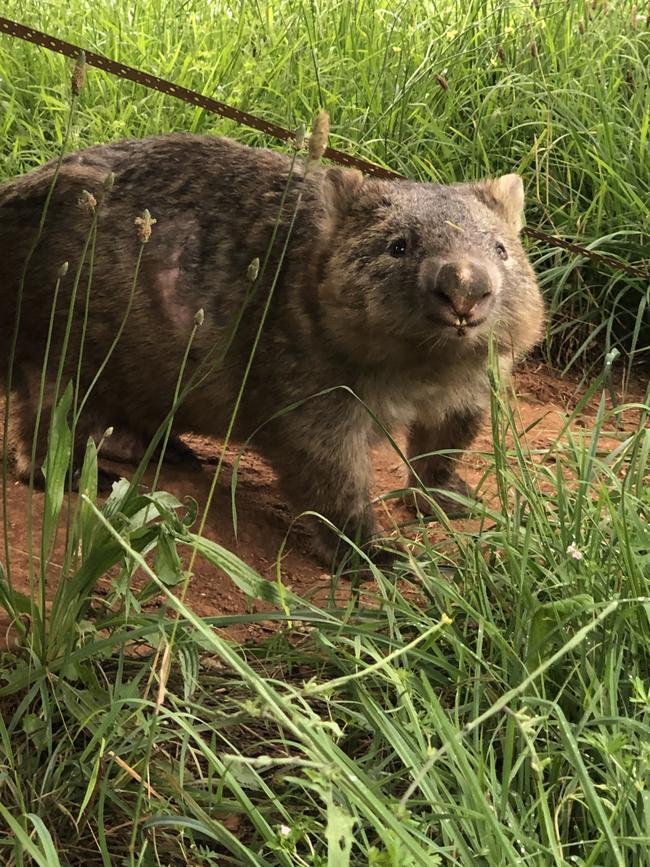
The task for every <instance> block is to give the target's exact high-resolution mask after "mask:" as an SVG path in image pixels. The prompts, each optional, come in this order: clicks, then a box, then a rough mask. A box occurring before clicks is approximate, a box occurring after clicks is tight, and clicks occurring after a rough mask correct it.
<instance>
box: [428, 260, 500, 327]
mask: <svg viewBox="0 0 650 867" xmlns="http://www.w3.org/2000/svg"><path fill="white" fill-rule="evenodd" d="M422 277H423V280H424V283H425V286H426V289H427V290H428V292H427V294H428V306H429V310H430V315H431V318H433V319H435V320H436V321H437V322H440V323H441V324H443V325H449V326H452V327H454V328H459V329H464V328H473V327H475V326H477V325H480V324H481V323H482V322H484V321H485V319H486V317H487V315H488V313H489V311H490V309H491V308H492V307H493V306H494V302H495V291H494V288H495V287H494V282H493V280H492V277H491V275H490V273H489V271H488V269H487V268H486V267H484V266H483V265H481V264H480V263H478V262H473V261H471V260H457V261H454V262H444V263H442V264H440V263H439V262H431V261H430V262H425V263H424V267H423V274H422Z"/></svg>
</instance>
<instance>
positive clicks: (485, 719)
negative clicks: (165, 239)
mask: <svg viewBox="0 0 650 867" xmlns="http://www.w3.org/2000/svg"><path fill="white" fill-rule="evenodd" d="M388 5H389V4H386V6H387V7H388ZM610 5H611V6H612V9H611V10H610V12H609V14H607V15H605V13H604V11H603V4H602V3H599V4H596V6H595V8H594V7H593V4H591V3H589V4H585V5H584V6H583V4H581V3H571V4H569V5H568V7H567V6H566V4H564V3H563V2H562V3H561V2H549V3H543V2H542V3H540V4H539V10H535V9H534V8H533V7H532V6H529V5H528V4H516V3H513V4H509V5H508V6H507V7H505V6H498V5H496V4H494V5H493V4H490V3H486V2H470V3H468V4H455V3H447V2H445V3H443V4H439V5H438V6H437V7H434V6H433V4H431V5H429V4H415V3H403V4H400V5H399V6H398V5H395V6H394V7H393V6H391V7H390V9H389V8H385V9H380V8H378V7H377V6H376V5H374V4H368V3H362V2H358V3H353V2H347V0H346V2H340V3H338V4H337V3H334V2H331V0H330V2H325V3H321V4H320V5H319V4H317V3H315V2H314V3H303V4H300V3H298V2H289V0H279V2H277V3H270V2H267V3H266V4H264V3H262V2H260V3H257V2H252V3H246V4H244V3H242V4H241V5H236V6H232V7H227V6H226V5H225V4H222V3H211V4H209V3H207V2H206V0H204V2H203V3H198V2H191V0H190V2H187V3H185V4H172V3H170V2H167V3H162V2H153V3H149V4H136V5H132V6H129V5H128V4H124V3H122V2H120V0H118V2H115V3H110V4H109V3H108V2H104V3H97V4H92V5H91V4H89V3H85V2H83V0H74V2H72V3H71V4H70V7H69V8H66V10H65V12H62V9H61V6H60V5H59V4H58V3H56V4H55V3H50V4H44V3H39V4H35V3H31V2H25V0H22V2H20V3H18V2H13V0H10V2H6V3H5V4H4V7H3V14H5V15H7V16H10V17H11V16H13V17H15V18H18V19H20V20H22V21H24V22H26V23H31V24H32V25H33V26H36V27H40V28H42V29H45V30H48V29H49V30H51V31H52V32H54V33H56V34H57V35H60V36H62V37H63V38H69V39H71V40H72V41H75V42H78V43H82V44H84V45H85V46H86V47H88V48H92V49H95V50H98V51H100V52H103V53H106V54H108V55H110V56H113V57H116V58H118V59H122V60H124V62H127V63H130V64H133V65H136V66H140V67H142V68H144V69H148V70H151V71H154V72H156V73H158V74H160V75H162V76H165V77H168V78H171V79H174V80H176V81H179V82H181V83H183V84H185V85H187V86H189V87H194V88H197V89H199V90H204V91H205V92H207V93H213V92H216V93H217V95H218V96H220V97H221V98H223V99H225V100H226V101H229V102H232V103H234V104H237V105H240V106H242V107H244V108H248V109H251V110H254V111H256V112H258V113H260V114H261V115H263V116H266V117H269V118H271V119H273V120H276V121H278V122H280V123H282V124H286V125H297V124H298V123H300V122H302V121H305V120H308V119H309V118H310V117H311V116H312V114H313V112H314V109H315V108H316V107H318V106H319V105H320V104H324V105H326V106H327V107H328V108H329V109H330V111H331V113H332V116H333V121H334V136H333V142H334V144H336V145H338V146H341V147H343V148H346V149H350V150H351V151H354V152H355V153H360V154H362V155H364V156H368V157H370V158H372V159H376V160H378V161H380V162H384V163H386V164H388V165H391V166H392V167H394V168H396V169H398V170H400V171H403V172H404V173H406V174H409V175H411V176H413V177H420V178H436V179H442V180H445V181H451V180H457V179H461V178H467V177H474V176H479V175H483V174H487V173H492V172H499V171H507V170H512V169H513V168H514V169H517V170H521V171H523V172H524V173H526V175H527V177H528V192H529V200H530V202H531V206H530V209H529V221H530V222H531V223H532V224H533V225H537V226H541V227H543V228H546V229H551V230H553V231H556V232H559V233H562V234H565V235H566V236H568V237H571V238H577V239H578V240H581V241H583V242H586V243H590V244H594V245H595V246H596V247H597V248H598V249H603V250H609V251H612V252H615V253H616V254H617V255H619V256H622V257H623V258H626V259H629V260H630V261H634V260H636V259H637V258H639V257H642V256H647V255H648V243H649V242H648V201H649V200H650V197H649V196H648V178H649V171H650V169H649V162H650V161H649V160H648V143H647V133H648V125H649V115H648V46H649V44H650V43H649V40H648V31H647V30H646V29H645V19H644V17H643V16H641V15H639V21H638V24H637V29H636V30H634V29H633V28H632V23H631V17H630V13H631V5H628V4H626V3H617V4H614V3H612V4H610ZM181 7H182V8H181ZM614 7H615V8H614ZM588 14H589V15H591V18H590V19H589V20H587V15H588ZM580 20H583V21H586V24H585V28H584V29H585V32H584V34H581V32H580V29H579V28H578V23H579V21H580ZM533 38H534V39H535V40H536V43H537V47H538V51H537V57H534V56H533V54H532V53H531V51H530V43H531V40H532V39H533ZM499 47H502V48H503V50H504V52H505V57H506V60H505V62H503V61H501V60H500V59H499V53H498V49H499ZM436 74H439V75H443V76H444V77H445V79H446V81H447V82H448V85H449V87H448V89H447V90H445V89H444V88H442V87H441V86H440V85H439V84H438V83H436V80H435V75H436ZM68 80H69V76H68V70H67V69H66V63H65V62H64V61H63V60H62V59H61V58H57V57H54V56H51V55H50V54H48V53H45V52H43V51H41V50H37V49H35V48H33V47H29V46H24V45H22V44H20V43H15V42H10V41H9V40H8V39H6V38H3V39H1V40H0V88H1V90H0V100H1V104H2V106H3V115H2V119H1V123H2V136H1V137H0V148H1V151H0V152H1V153H2V156H3V164H2V169H1V171H2V174H3V175H11V174H13V173H16V172H18V171H22V170H25V169H27V168H29V167H31V166H33V165H35V164H37V163H39V162H41V161H42V160H43V159H45V158H47V157H51V156H56V155H57V154H58V153H59V152H60V150H61V148H62V146H63V142H64V138H65V129H66V127H67V124H68V120H69V117H70V100H69V95H68ZM220 88H221V89H220ZM166 129H194V130H200V131H209V132H219V133H225V134H228V135H237V136H239V137H243V138H244V139H246V140H247V141H250V142H255V143H261V139H260V137H259V136H254V135H252V134H251V133H249V132H246V131H245V130H241V129H236V128H234V127H233V126H232V125H231V124H228V123H225V122H223V121H220V120H219V119H217V118H214V117H212V116H209V115H207V114H205V113H204V112H202V111H199V110H196V109H193V108H190V107H188V106H184V105H182V104H181V103H177V102H175V101H173V100H171V99H169V98H163V97H161V96H160V95H156V94H152V93H147V92H145V91H144V90H142V89H141V88H139V87H136V86H132V85H129V84H127V83H124V82H115V81H113V80H111V79H109V78H107V77H106V76H104V75H103V74H101V73H99V72H90V73H89V80H88V82H87V85H86V87H85V89H84V91H83V92H82V95H81V99H80V101H79V105H78V106H77V107H76V109H75V112H74V117H73V123H72V132H71V142H70V146H73V147H76V146H80V145H82V144H85V143H89V142H94V141H106V140H108V139H111V138H118V137H121V136H125V135H144V134H147V133H153V132H158V131H162V130H166ZM265 143H266V142H265ZM90 240H92V239H90ZM534 254H535V256H537V258H538V262H539V268H540V273H541V274H542V279H543V282H544V284H545V286H546V287H547V295H548V298H549V302H550V305H551V312H552V317H551V323H550V326H549V332H548V338H547V342H546V351H547V353H548V355H549V357H550V358H551V359H552V360H554V361H556V362H558V363H572V364H575V365H580V366H583V367H584V365H586V364H587V363H588V364H590V365H592V371H595V374H592V376H591V377H590V385H589V393H590V394H591V396H592V397H593V396H598V395H602V397H601V399H600V403H599V409H598V413H597V416H596V419H595V422H594V426H593V428H592V429H591V430H581V429H576V432H573V433H571V432H566V433H565V434H564V435H563V436H561V437H557V439H556V440H555V441H554V442H552V443H551V444H550V445H549V446H548V448H546V449H544V451H543V453H531V451H530V449H529V448H528V447H526V445H525V443H526V436H525V432H524V431H521V430H520V424H519V423H518V421H517V419H516V418H515V417H514V416H513V413H512V411H511V409H510V408H509V405H508V403H507V401H506V400H505V398H504V394H503V391H502V389H500V388H499V383H498V381H497V379H498V377H497V376H496V371H495V376H494V378H493V394H492V426H493V445H494V453H493V455H492V456H491V458H490V459H489V464H488V467H487V469H486V484H487V479H488V477H489V478H490V479H493V480H496V488H497V491H498V495H499V502H498V503H497V504H496V505H489V506H484V507H481V508H480V509H479V511H478V513H477V514H478V516H479V517H480V519H481V520H480V524H481V526H480V529H479V530H478V531H477V530H469V529H459V528H457V527H452V526H449V527H448V538H447V541H446V542H445V543H444V544H440V545H437V546H435V547H432V546H431V545H429V544H428V543H421V544H420V545H419V546H417V547H415V548H414V550H413V553H412V554H411V555H408V556H407V555H405V556H404V557H403V558H402V559H401V560H400V562H399V563H398V565H397V567H396V570H395V573H394V574H391V575H384V574H382V573H381V572H378V571H376V572H375V582H374V583H372V584H368V585H363V587H362V589H359V588H358V587H356V584H353V585H352V586H353V589H356V592H355V593H353V594H352V596H351V598H350V601H349V603H348V605H347V607H345V608H335V607H334V606H333V605H331V606H322V607H319V606H316V605H315V604H314V603H313V602H312V601H311V600H310V599H308V598H299V597H298V596H296V595H295V594H293V593H292V592H291V591H290V590H289V589H288V588H287V587H286V586H284V584H282V583H281V582H278V583H271V582H268V581H266V580H264V579H262V578H261V577H260V576H259V575H257V574H256V573H255V572H254V570H252V569H251V568H250V567H249V566H247V565H246V564H245V563H243V562H242V561H241V560H240V559H239V558H237V557H236V556H235V555H234V554H232V553H231V552H229V551H227V550H225V549H223V548H222V547H220V546H219V545H217V544H215V543H213V542H210V541H209V540H207V539H205V538H203V537H201V536H200V534H199V533H198V532H197V527H200V521H199V516H198V515H197V514H196V513H195V512H194V509H193V508H192V506H191V505H187V504H185V505H181V503H180V502H178V501H177V500H176V499H175V498H174V497H172V496H170V495H169V494H166V493H164V492H162V491H159V492H157V493H156V494H143V493H139V492H138V491H137V489H136V488H135V487H134V486H133V485H131V486H130V485H129V484H128V483H127V482H123V483H121V484H120V485H118V486H117V487H116V488H115V489H114V491H113V494H112V495H111V497H109V498H108V499H107V500H106V501H105V502H100V501H98V499H97V495H96V485H97V449H96V446H95V445H94V444H93V443H89V444H88V449H87V452H86V460H85V463H84V467H83V469H82V472H81V480H80V488H81V490H82V492H84V495H83V496H82V497H81V498H80V499H79V500H78V504H77V507H76V509H75V510H74V512H73V514H72V516H71V518H70V519H69V521H68V520H67V519H65V517H64V513H63V503H64V494H65V488H66V468H67V467H68V465H69V462H70V440H71V433H70V424H71V421H73V419H74V413H75V410H76V407H77V403H76V400H77V398H78V395H76V393H75V389H74V383H73V384H72V387H67V384H66V383H61V392H60V393H61V400H60V403H59V407H58V410H57V412H56V413H55V414H54V415H53V418H52V420H51V422H50V454H49V456H48V463H47V466H48V485H47V492H46V498H45V507H44V524H43V532H42V536H41V538H40V539H34V540H30V544H31V543H33V548H34V551H35V552H36V551H38V549H40V552H41V554H40V556H39V555H38V554H36V553H35V554H34V574H33V592H32V593H31V594H30V595H29V596H21V595H20V594H18V593H17V592H16V591H15V590H13V589H12V587H11V585H10V583H9V581H7V580H6V573H5V567H6V563H5V564H4V567H3V569H2V571H1V572H0V605H2V607H3V608H5V609H6V610H7V611H8V612H9V614H10V615H11V617H12V618H13V620H14V622H15V629H16V631H17V634H18V638H19V640H20V647H19V648H18V649H17V650H16V651H12V652H6V653H5V654H4V655H3V658H2V664H1V668H0V708H1V709H2V714H1V715H0V863H2V864H6V865H8V867H14V865H16V867H23V865H31V864H38V865H48V867H52V865H62V867H63V865H77V864H84V865H89V867H91V865H92V867H94V865H101V867H109V865H129V867H135V865H142V867H149V865H170V867H171V865H174V867H175V865H184V864H187V865H193V867H207V865H212V864H215V865H216V864H219V865H228V864H232V865H260V867H262V865H268V867H275V865H283V867H284V865H287V867H293V865H296V867H298V865H314V867H316V865H327V867H348V865H355V867H357V865H358V867H361V865H376V867H413V865H418V867H419V865H422V867H428V865H435V864H440V865H462V867H467V865H474V864H476V865H484V867H500V865H522V864H525V865H535V867H537V865H539V867H547V865H563V867H564V865H566V867H569V865H571V867H573V865H583V867H588V865H591V867H610V865H612V867H614V865H617V867H618V865H635V867H637V865H639V867H644V865H650V854H649V853H650V747H649V744H650V628H649V627H650V623H649V622H648V621H649V618H650V484H649V478H648V477H649V472H648V467H649V462H650V429H649V428H648V417H649V414H650V392H649V393H646V395H645V397H644V399H643V400H642V401H641V402H640V403H639V404H638V405H637V406H636V407H635V408H636V410H637V411H638V422H637V424H636V426H635V429H634V430H629V423H628V425H627V427H626V432H625V433H623V432H622V431H621V430H619V431H616V430H614V431H612V430H610V429H609V425H608V423H610V422H612V421H613V420H616V419H617V417H619V416H621V415H622V414H623V413H624V412H625V411H626V410H628V409H631V407H628V406H626V405H623V406H619V407H618V408H617V409H615V410H607V409H606V402H605V398H604V394H605V390H606V388H608V387H609V383H610V382H611V380H612V377H613V376H615V375H619V374H620V373H621V372H622V371H625V370H628V371H629V369H630V368H629V363H630V362H629V361H625V360H624V356H619V357H618V358H617V357H616V352H610V350H611V349H612V348H614V347H616V346H618V347H619V348H621V349H625V348H626V349H627V350H628V351H630V350H636V353H637V354H638V355H639V356H640V357H641V359H642V357H643V356H642V350H644V349H645V348H646V347H647V343H648V329H647V308H646V307H645V306H644V305H645V301H644V299H645V297H646V295H644V293H647V291H648V290H647V285H643V284H642V282H641V281H638V282H637V283H634V282H633V281H629V280H628V279H627V278H626V279H625V280H623V278H621V277H620V276H617V277H614V276H613V275H612V274H611V272H604V271H603V272H597V271H594V270H593V269H592V268H591V267H590V266H588V265H587V264H586V263H582V262H578V261H576V260H575V259H573V258H572V257H568V256H567V255H566V254H565V253H561V252H557V251H547V250H542V249H541V248H540V249H537V250H536V251H534ZM622 293H624V294H622ZM589 336H591V340H590V342H585V341H586V339H587V337H589ZM117 351H119V349H118V350H117ZM181 378H182V371H181V372H180V373H179V383H180V381H181ZM170 397H171V396H170ZM46 423H47V420H45V419H44V420H43V424H46ZM606 426H608V430H607V432H606V438H605V436H604V430H605V427H606ZM164 434H165V431H164V430H161V431H160V436H164ZM513 434H515V435H514V438H513V436H512V435H513ZM612 441H614V442H617V445H616V446H615V447H613V446H612ZM509 443H510V444H509ZM57 528H59V530H58V531H59V532H61V533H63V532H67V538H68V544H67V547H66V556H65V558H64V563H63V571H62V573H59V572H58V571H55V570H53V568H52V564H51V552H50V550H49V549H50V544H49V543H50V541H51V539H52V537H53V534H54V533H56V532H57ZM191 552H195V556H196V557H199V558H201V559H203V560H205V561H207V562H208V563H211V564H213V565H214V566H215V568H219V569H221V570H222V572H223V573H225V575H226V576H227V577H228V579H229V580H231V581H232V582H233V583H234V584H235V585H236V586H237V587H238V588H240V589H241V590H243V591H244V593H245V594H246V595H247V596H248V597H249V598H250V599H251V600H252V601H254V600H264V601H265V602H266V603H270V604H271V605H272V608H273V610H272V612H271V613H269V614H264V615H263V618H264V620H274V621H275V622H276V623H277V626H278V629H277V631H276V632H275V634H274V635H273V636H272V637H271V638H269V639H267V640H266V641H265V642H263V643H260V644H257V645H247V646H238V645H236V644H235V643H233V642H232V641H229V640H227V639H226V638H224V637H223V633H220V632H219V631H215V627H227V626H228V625H232V624H235V623H243V622H250V621H254V620H258V619H260V615H258V614H241V615H237V616H230V617H228V616H223V617H213V618H200V617H198V616H196V614H194V613H193V612H192V611H191V610H190V609H189V608H188V607H186V605H185V604H184V603H182V602H181V601H179V599H178V598H177V596H176V595H174V593H176V594H178V592H179V591H182V589H183V587H184V585H185V584H186V582H187V581H188V580H189V576H188V575H187V574H186V573H185V572H184V571H183V570H184V568H185V567H184V564H185V563H186V562H187V557H188V555H189V554H190V553H191ZM136 572H137V573H139V574H140V575H144V578H145V583H144V586H143V585H142V582H140V584H139V585H138V586H139V587H140V589H135V585H134V583H133V580H132V579H133V577H134V575H135V574H136ZM107 574H110V575H111V576H112V583H111V589H110V592H109V595H108V597H107V598H104V597H101V596H99V595H98V594H97V593H96V592H95V591H96V587H97V582H98V581H99V580H100V579H101V578H103V577H104V576H106V575H107ZM289 577H290V576H289ZM396 579H399V580H396ZM46 580H47V581H48V582H49V585H50V586H51V587H55V596H54V600H53V603H52V608H51V611H50V613H49V614H48V612H47V611H46V610H45V607H44V604H43V595H42V592H43V587H44V582H45V581H46ZM333 580H336V579H333ZM158 595H162V596H163V598H165V600H166V602H165V604H164V605H163V606H162V607H161V608H157V609H155V610H153V609H152V607H151V605H150V603H151V600H152V599H153V598H154V597H156V596H158ZM138 648H140V652H136V651H137V649H138Z"/></svg>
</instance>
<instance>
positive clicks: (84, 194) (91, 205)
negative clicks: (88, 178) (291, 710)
mask: <svg viewBox="0 0 650 867" xmlns="http://www.w3.org/2000/svg"><path fill="white" fill-rule="evenodd" d="M78 204H79V207H80V208H81V210H82V211H87V212H88V213H89V214H90V213H92V212H93V211H94V210H95V208H96V207H97V199H96V198H95V197H94V196H93V194H92V193H89V192H88V190H82V191H81V195H80V196H79V200H78Z"/></svg>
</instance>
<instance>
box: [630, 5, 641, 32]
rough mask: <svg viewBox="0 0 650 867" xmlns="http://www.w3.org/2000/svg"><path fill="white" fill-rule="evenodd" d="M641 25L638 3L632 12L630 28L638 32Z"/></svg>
mask: <svg viewBox="0 0 650 867" xmlns="http://www.w3.org/2000/svg"><path fill="white" fill-rule="evenodd" d="M638 23H639V19H638V9H637V6H636V3H635V4H634V5H633V6H632V12H631V13H630V27H631V28H632V30H636V28H637V25H638Z"/></svg>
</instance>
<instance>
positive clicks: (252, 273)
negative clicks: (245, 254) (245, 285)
mask: <svg viewBox="0 0 650 867" xmlns="http://www.w3.org/2000/svg"><path fill="white" fill-rule="evenodd" d="M259 273H260V260H259V259H258V257H257V256H256V257H255V258H254V259H253V261H252V262H251V263H250V265H249V266H248V270H247V271H246V276H247V277H248V279H249V281H250V282H251V283H254V282H255V281H256V280H257V275H258V274H259Z"/></svg>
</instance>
